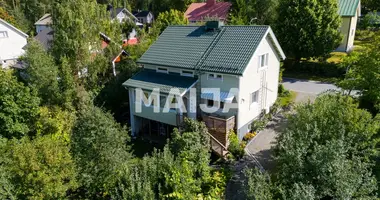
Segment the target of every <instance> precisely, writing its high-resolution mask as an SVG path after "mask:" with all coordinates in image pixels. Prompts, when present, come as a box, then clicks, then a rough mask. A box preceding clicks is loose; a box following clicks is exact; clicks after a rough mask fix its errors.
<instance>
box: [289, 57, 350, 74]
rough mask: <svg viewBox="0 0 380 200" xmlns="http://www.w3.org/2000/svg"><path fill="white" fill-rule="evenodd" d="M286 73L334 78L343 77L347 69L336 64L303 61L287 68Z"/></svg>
mask: <svg viewBox="0 0 380 200" xmlns="http://www.w3.org/2000/svg"><path fill="white" fill-rule="evenodd" d="M285 72H289V73H297V74H310V75H314V76H320V77H329V78H334V77H342V76H343V75H344V74H345V72H346V69H345V68H344V67H341V66H339V65H337V64H334V63H328V62H309V61H303V62H301V63H297V64H292V65H287V66H285Z"/></svg>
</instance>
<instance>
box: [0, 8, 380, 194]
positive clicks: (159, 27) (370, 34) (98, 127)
mask: <svg viewBox="0 0 380 200" xmlns="http://www.w3.org/2000/svg"><path fill="white" fill-rule="evenodd" d="M192 2H198V1H196V0H185V1H182V0H173V1H172V0H142V1H122V0H113V1H112V4H113V6H114V7H122V6H124V4H126V5H125V6H126V7H127V8H128V9H131V10H137V9H151V11H153V12H154V14H155V16H156V21H155V23H154V24H153V26H152V27H151V28H150V29H149V31H146V29H145V28H144V29H142V30H140V29H138V30H137V31H138V35H139V44H138V45H134V46H127V47H123V48H124V49H125V50H126V51H127V52H128V53H129V54H130V56H129V57H128V58H123V59H122V60H121V62H120V63H118V66H117V72H118V74H117V76H116V77H114V76H113V74H112V66H111V64H110V60H111V59H113V58H114V56H115V55H117V54H118V53H119V52H120V50H121V49H120V45H121V41H122V40H123V39H125V38H126V37H127V34H128V30H130V28H131V26H130V24H121V25H119V24H115V23H111V22H110V20H109V13H106V5H107V4H108V3H109V2H108V1H105V0H98V1H95V0H83V1H77V0H65V1H57V0H53V1H49V0H0V18H2V19H5V20H6V21H8V22H10V23H12V24H13V25H15V26H16V27H18V28H20V29H21V30H23V31H25V32H27V33H28V34H29V35H30V36H31V37H32V36H33V35H34V34H35V33H34V30H35V27H34V26H33V24H34V22H35V21H36V20H37V19H39V18H40V17H42V15H43V14H44V13H53V20H54V24H53V29H54V33H55V35H54V43H53V48H52V49H51V51H48V52H46V51H45V50H44V49H43V48H42V47H41V45H39V44H38V43H36V42H35V41H33V40H31V41H30V42H29V45H28V46H27V50H26V54H25V56H24V57H23V58H22V60H23V61H24V62H25V63H27V65H28V68H27V69H25V70H17V71H16V70H15V71H12V70H11V71H0V199H131V200H135V199H222V198H223V197H224V193H225V188H226V182H227V181H228V179H229V178H231V174H230V172H229V169H228V167H226V166H224V165H222V166H218V167H221V168H220V169H219V168H218V167H216V168H214V167H211V166H210V162H211V159H210V157H211V152H210V146H209V145H210V143H209V142H210V141H209V140H210V139H209V138H208V133H207V129H206V127H205V125H204V124H203V123H200V122H196V121H192V120H188V119H186V120H185V123H184V126H183V127H181V128H180V129H179V130H174V132H173V134H172V136H171V139H170V140H168V142H167V144H166V145H165V146H164V147H161V148H160V149H154V147H153V145H150V144H146V143H141V142H138V140H131V139H130V133H129V130H128V127H126V126H125V124H126V122H127V120H128V117H129V102H128V101H129V100H128V99H129V98H128V91H127V90H125V88H123V86H122V85H121V83H122V82H124V81H125V80H127V79H128V78H130V77H131V76H132V75H133V74H134V73H136V72H137V70H138V66H137V64H136V60H137V59H138V58H139V57H140V56H141V55H142V54H143V53H144V52H145V51H146V50H147V49H148V48H149V46H150V45H151V44H152V43H153V42H154V41H155V40H156V39H157V38H158V36H159V35H160V33H161V32H162V31H163V30H164V29H165V27H167V26H169V25H185V24H187V23H188V21H187V20H186V19H185V18H184V16H183V12H184V11H185V10H186V7H187V5H189V4H190V3H192ZM376 2H378V1H375V0H367V1H363V5H364V6H365V8H366V9H369V10H370V11H374V10H375V9H378V6H377V3H376ZM232 3H233V8H232V12H231V14H230V18H229V19H228V21H227V23H228V24H270V25H272V26H273V27H274V30H275V32H276V35H277V36H278V38H279V41H280V42H281V44H282V45H283V47H284V49H285V51H286V54H287V56H288V57H290V58H291V60H293V61H294V60H296V61H297V62H298V61H300V62H299V63H297V62H296V64H294V63H293V62H289V63H285V69H286V70H285V72H284V75H285V76H288V75H292V76H293V77H299V78H300V77H302V76H305V75H307V77H308V78H310V77H311V78H314V76H315V78H316V79H318V80H329V81H331V80H333V81H334V82H337V81H341V80H340V79H342V77H344V76H343V75H345V73H346V69H347V67H349V70H348V73H347V74H346V76H345V79H344V80H343V81H341V82H340V86H341V87H342V88H344V89H346V90H348V91H351V90H354V89H355V90H359V91H360V96H358V97H355V98H351V97H346V96H341V95H323V96H321V97H319V98H318V99H317V100H316V103H315V104H310V103H308V104H303V105H300V106H296V112H297V114H296V115H292V116H290V117H289V126H288V128H287V129H286V131H285V132H284V133H283V134H281V135H280V136H279V138H278V143H277V145H276V154H275V155H276V156H275V161H276V163H277V168H276V170H275V171H274V172H272V173H271V174H268V173H261V172H258V171H257V170H254V169H248V170H247V171H246V176H247V177H248V179H247V180H246V185H245V187H244V188H242V189H243V190H245V193H246V195H247V199H352V198H358V199H368V198H372V197H376V192H377V194H379V191H378V187H377V183H378V181H377V180H380V170H379V169H380V164H379V160H380V159H379V154H378V143H377V142H378V133H379V126H380V125H379V117H378V113H379V110H380V101H379V99H380V94H379V89H378V85H380V82H379V74H380V72H379V68H380V66H379V64H378V60H379V58H380V55H379V52H380V49H379V46H380V43H379V41H380V38H379V36H378V33H377V32H376V31H375V30H376V27H373V26H372V25H373V24H372V23H371V22H372V21H371V20H372V18H371V17H373V16H371V15H368V16H367V17H366V18H365V20H364V24H362V25H363V28H365V30H359V31H358V32H357V39H358V40H357V41H356V45H357V46H361V47H360V48H356V50H355V52H354V53H352V54H350V55H347V56H346V55H345V54H339V53H331V54H330V51H331V50H333V49H334V48H335V46H336V43H337V41H338V40H339V33H338V32H337V27H338V26H339V19H338V17H337V15H336V13H337V9H336V1H333V0H323V1H314V0H307V1H304V2H298V3H297V2H296V3H295V4H294V5H293V4H292V3H294V2H293V1H290V0H280V1H275V0H270V1H268V0H265V1H264V0H248V1H242V0H234V1H232ZM379 10H380V9H379ZM278 16H280V17H281V20H278V19H277V17H278ZM322 22H328V23H322ZM135 28H136V27H135ZM99 32H102V33H105V34H106V35H107V36H109V37H110V38H112V42H111V44H110V45H109V46H108V47H107V48H106V49H104V50H102V51H101V49H100V43H98V42H97V41H100V39H99ZM321 41H325V42H321ZM89 44H91V45H90V46H91V47H90V48H89ZM89 49H90V51H89ZM94 52H96V53H94ZM99 52H102V53H99ZM310 74H312V75H310ZM294 98H295V93H292V92H288V91H286V90H285V89H284V88H283V87H282V86H280V88H279V99H278V101H277V102H276V104H275V105H274V107H273V108H272V109H271V113H270V114H268V115H263V117H262V120H258V121H256V122H255V123H254V124H253V126H252V129H253V130H252V132H253V133H250V134H247V136H246V137H245V140H246V141H248V140H249V139H252V138H253V137H254V136H255V134H254V133H255V131H259V130H262V129H263V128H264V127H265V126H266V124H267V122H268V121H269V120H270V119H271V117H272V114H273V113H276V112H277V111H278V110H279V109H280V108H287V107H290V106H292V101H293V100H294ZM363 109H366V110H363ZM229 138H230V146H229V150H230V152H231V154H232V156H234V158H236V159H239V158H241V157H242V156H243V155H244V147H245V142H241V143H239V140H238V137H237V135H236V134H235V133H231V134H230V136H229ZM143 145H145V146H147V145H148V146H149V147H143ZM142 148H144V151H142V150H141V149H142ZM376 179H377V180H376Z"/></svg>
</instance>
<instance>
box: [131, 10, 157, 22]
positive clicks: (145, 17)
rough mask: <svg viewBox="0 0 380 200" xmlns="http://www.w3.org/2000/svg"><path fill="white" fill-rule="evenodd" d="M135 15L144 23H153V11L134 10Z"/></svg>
mask: <svg viewBox="0 0 380 200" xmlns="http://www.w3.org/2000/svg"><path fill="white" fill-rule="evenodd" d="M133 15H134V16H135V17H136V18H137V20H138V21H139V22H140V23H142V24H151V23H153V20H154V17H153V13H152V12H150V11H147V10H138V11H134V12H133Z"/></svg>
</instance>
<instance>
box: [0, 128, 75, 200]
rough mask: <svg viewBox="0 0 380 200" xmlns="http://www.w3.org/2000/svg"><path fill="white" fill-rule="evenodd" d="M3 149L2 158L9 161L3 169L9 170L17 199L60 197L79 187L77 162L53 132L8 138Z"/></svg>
mask: <svg viewBox="0 0 380 200" xmlns="http://www.w3.org/2000/svg"><path fill="white" fill-rule="evenodd" d="M2 150H3V151H4V152H3V154H1V155H0V157H2V158H4V157H5V158H6V160H5V162H3V163H2V166H1V167H0V168H2V167H4V168H5V170H6V172H8V173H9V174H8V183H11V184H12V187H13V188H12V190H8V192H9V193H11V194H12V195H13V196H14V197H16V198H17V199H61V198H64V197H65V196H66V193H67V192H68V191H69V190H72V189H75V187H76V186H77V184H76V179H75V176H76V171H75V165H74V162H73V160H72V159H71V155H70V152H69V148H68V146H67V143H65V142H63V141H62V140H59V139H54V138H52V137H51V136H50V135H47V136H43V137H37V138H35V139H34V140H30V139H29V138H28V137H23V138H22V139H21V140H16V139H13V140H11V141H9V142H8V144H7V146H6V147H5V148H4V149H2ZM0 160H1V158H0ZM0 180H1V179H0ZM0 187H1V186H0ZM0 191H1V189H0ZM0 196H1V194H0ZM8 196H11V195H8Z"/></svg>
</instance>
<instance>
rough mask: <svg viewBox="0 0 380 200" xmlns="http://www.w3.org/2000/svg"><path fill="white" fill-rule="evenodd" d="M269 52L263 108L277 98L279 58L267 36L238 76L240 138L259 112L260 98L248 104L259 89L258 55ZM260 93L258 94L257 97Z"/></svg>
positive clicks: (267, 106)
mask: <svg viewBox="0 0 380 200" xmlns="http://www.w3.org/2000/svg"><path fill="white" fill-rule="evenodd" d="M266 53H269V58H268V67H267V68H265V69H263V70H266V82H267V96H266V97H264V98H266V106H265V109H269V108H270V106H272V105H273V104H274V102H275V101H276V99H277V91H278V78H279V70H280V58H279V56H278V55H277V53H276V52H275V51H274V48H272V44H271V42H270V41H269V38H266V39H265V40H263V41H262V42H261V44H260V45H259V47H258V48H257V51H256V52H255V54H254V55H253V57H252V58H251V61H250V62H249V64H248V66H247V68H246V70H245V71H244V74H243V76H242V77H240V81H239V82H240V84H239V85H240V95H239V103H240V105H239V112H238V122H237V129H238V131H237V132H238V136H239V138H240V139H242V138H243V137H244V135H245V134H246V133H247V132H248V131H249V129H248V126H249V124H250V123H251V122H252V121H253V120H254V119H256V118H257V117H258V116H259V115H260V113H261V109H260V99H259V102H258V103H253V104H250V101H251V100H250V98H251V93H253V92H255V91H257V90H260V89H261V88H260V85H261V84H260V72H261V71H260V70H261V69H259V56H260V55H263V54H266ZM260 96H261V94H259V97H260Z"/></svg>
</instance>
